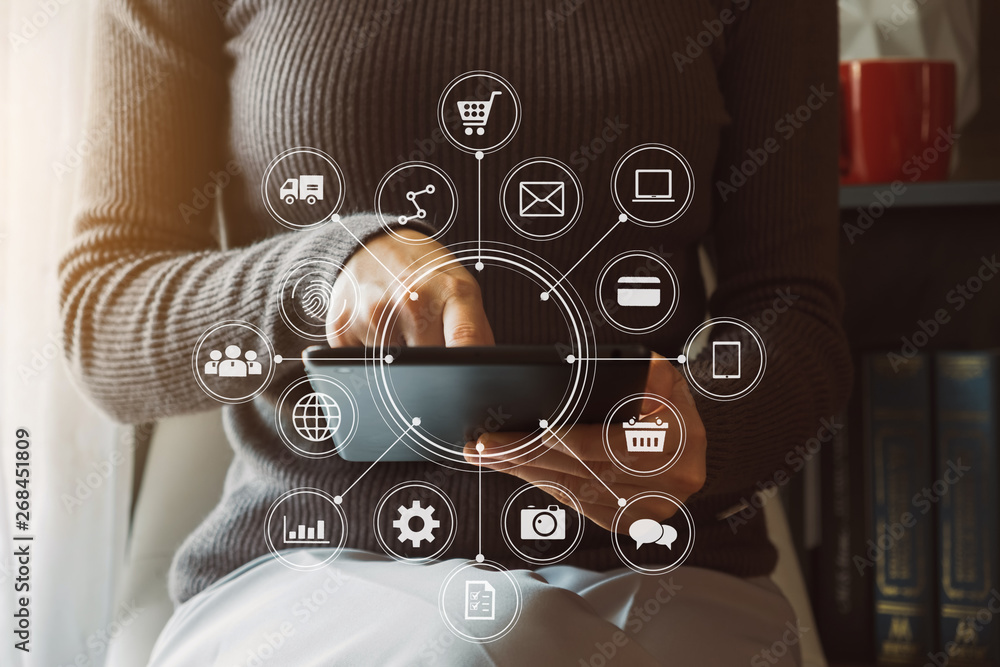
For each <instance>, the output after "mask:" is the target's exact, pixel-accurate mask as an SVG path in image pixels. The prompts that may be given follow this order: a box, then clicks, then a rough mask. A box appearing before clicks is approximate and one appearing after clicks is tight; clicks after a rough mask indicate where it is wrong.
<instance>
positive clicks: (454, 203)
mask: <svg viewBox="0 0 1000 667" xmlns="http://www.w3.org/2000/svg"><path fill="white" fill-rule="evenodd" d="M404 169H426V170H428V171H431V172H433V173H435V174H437V175H438V176H440V177H441V179H442V180H444V182H445V183H446V184H447V186H448V191H449V192H450V193H451V213H450V214H449V215H448V221H447V222H446V223H445V224H444V225H442V226H441V228H440V229H439V230H437V231H436V232H434V234H432V235H431V236H428V237H427V238H424V239H420V240H414V239H411V238H408V237H406V236H403V235H402V234H399V233H398V230H397V229H396V227H395V224H394V223H395V221H388V220H386V219H385V214H384V213H383V212H382V204H381V202H380V201H379V200H380V199H381V198H382V191H383V190H385V186H386V185H388V184H389V180H390V179H391V178H392V177H393V176H395V175H396V174H398V173H399V172H400V171H403V170H404ZM375 217H377V218H378V221H379V224H380V225H382V229H383V230H384V231H385V232H387V233H388V234H390V235H392V237H393V238H395V239H397V240H399V241H402V242H403V243H409V244H411V245H420V244H422V243H429V242H431V241H434V240H436V239H437V238H438V237H440V236H442V235H444V234H445V233H446V232H447V231H448V230H449V229H451V226H452V225H453V224H454V222H455V220H456V219H457V218H458V190H457V189H456V188H455V183H454V182H453V181H452V180H451V177H450V176H449V175H448V174H446V173H445V172H444V170H443V169H441V168H440V167H438V166H437V165H434V164H431V163H430V162H423V161H421V160H413V161H410V162H403V163H400V164H398V165H396V166H395V167H393V168H392V169H390V170H389V171H387V172H386V173H385V176H383V177H382V180H381V181H379V184H378V187H376V188H375ZM402 228H403V229H405V228H406V225H402Z"/></svg>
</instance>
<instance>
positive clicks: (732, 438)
mask: <svg viewBox="0 0 1000 667" xmlns="http://www.w3.org/2000/svg"><path fill="white" fill-rule="evenodd" d="M731 4H732V5H733V7H732V10H733V11H734V13H736V14H737V15H738V19H737V20H736V21H735V22H734V23H733V25H732V26H731V30H730V32H729V33H728V34H727V39H728V41H729V43H728V45H727V49H726V56H725V59H724V61H723V63H722V65H721V68H720V72H719V79H720V85H721V88H722V91H723V94H724V96H725V100H726V105H727V111H728V113H729V115H730V117H731V119H732V124H731V125H730V126H729V127H728V128H727V130H726V132H725V134H724V136H723V139H722V143H721V147H720V152H719V156H718V160H717V163H716V173H715V176H714V182H713V183H712V184H711V187H712V190H713V198H714V202H713V203H714V208H715V228H714V241H715V260H716V266H717V270H718V272H717V275H718V288H717V290H716V291H715V293H714V294H713V296H712V298H711V300H710V303H709V310H710V312H711V314H712V316H713V317H723V316H728V317H732V318H738V319H740V320H742V321H744V322H746V323H750V324H751V325H752V326H753V327H754V328H755V329H756V330H757V331H758V332H759V333H760V335H761V337H762V338H763V341H764V347H765V350H766V355H767V357H766V370H765V373H764V376H763V379H762V380H761V383H760V384H759V385H758V386H757V387H756V388H755V389H754V390H753V391H751V392H750V393H749V394H747V395H746V396H744V397H743V398H740V399H737V400H734V401H729V402H719V401H714V400H709V399H706V398H703V397H698V398H697V401H698V408H699V411H700V413H701V415H702V418H703V421H704V423H705V428H706V431H707V437H708V451H707V474H706V484H705V487H704V488H703V490H702V492H701V493H702V494H718V493H726V492H732V491H736V490H739V489H741V488H746V487H748V486H752V485H754V484H756V483H757V482H762V481H765V480H773V479H774V478H775V477H774V476H775V474H776V473H777V472H778V471H779V470H784V471H785V472H786V473H791V472H797V470H796V469H795V468H796V467H801V465H798V464H797V463H796V457H795V456H794V451H795V448H796V446H800V447H801V446H803V445H805V443H806V442H807V440H809V438H812V437H815V436H816V435H817V433H818V432H820V429H821V426H822V425H823V423H824V422H823V421H822V420H824V419H826V420H829V419H830V418H831V417H835V416H836V415H837V414H838V412H839V411H840V409H841V408H842V407H843V405H844V403H845V402H846V399H847V395H848V393H849V391H850V386H851V377H852V366H851V361H850V353H849V350H848V345H847V340H846V336H845V334H844V332H843V329H842V326H841V322H840V319H841V313H842V296H841V293H840V288H839V284H838V265H837V241H838V238H837V210H838V208H837V206H838V205H837V193H838V167H837V150H838V147H837V136H838V135H837V122H838V121H837V118H838V106H837V100H838V97H837V95H836V93H837V69H836V68H837V14H836V3H835V2H834V0H821V1H820V2H808V3H804V2H797V1H796V0H776V1H769V2H753V3H750V2H746V3H743V2H735V1H734V2H732V3H731ZM744 5H745V7H744V8H743V9H742V10H741V9H739V8H740V7H743V6H744ZM761 163H762V164H761ZM737 174H738V175H737ZM714 329H719V328H718V327H716V328H714ZM723 333H724V332H723V331H722V330H718V331H713V337H718V336H720V335H722V334H723ZM724 338H725V339H727V340H733V339H734V338H736V339H739V340H741V341H742V343H743V345H744V348H743V349H749V348H750V347H752V346H755V343H754V342H753V341H752V339H750V338H749V336H747V335H745V334H744V332H742V331H741V330H739V329H738V328H735V327H733V328H728V331H725V336H724ZM706 350H707V354H701V355H700V356H699V357H698V358H697V359H695V360H694V361H693V362H692V363H693V364H694V366H693V367H692V372H694V373H696V374H697V377H699V378H706V377H707V378H711V377H712V373H711V371H710V370H709V369H708V364H709V363H710V362H711V356H712V353H711V345H709V346H706Z"/></svg>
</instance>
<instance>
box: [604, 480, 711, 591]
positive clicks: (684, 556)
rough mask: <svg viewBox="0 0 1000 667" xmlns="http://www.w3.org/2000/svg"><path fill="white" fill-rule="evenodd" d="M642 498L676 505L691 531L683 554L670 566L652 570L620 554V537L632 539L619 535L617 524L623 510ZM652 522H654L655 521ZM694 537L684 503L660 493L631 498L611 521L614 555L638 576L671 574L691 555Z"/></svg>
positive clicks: (691, 523)
mask: <svg viewBox="0 0 1000 667" xmlns="http://www.w3.org/2000/svg"><path fill="white" fill-rule="evenodd" d="M644 498H660V499H663V500H667V501H669V502H671V503H673V504H674V505H676V506H677V508H678V509H680V511H681V514H683V515H684V520H685V521H686V522H687V525H688V529H689V530H690V531H691V536H690V537H689V538H688V541H687V546H686V547H685V549H684V553H682V554H681V555H680V557H679V558H677V559H676V560H675V561H674V562H673V563H671V564H670V565H664V566H663V567H658V568H652V567H645V566H643V565H638V564H636V563H633V562H632V561H631V560H629V558H627V557H626V556H625V554H624V553H623V552H622V549H621V545H620V544H619V543H618V540H619V539H620V538H621V537H627V538H628V539H632V538H631V537H630V536H629V535H624V536H623V535H622V534H621V533H619V532H618V523H619V522H620V521H621V518H622V517H623V516H624V515H625V510H627V509H628V507H629V505H631V504H632V503H634V502H636V501H639V500H643V499H644ZM653 520H654V521H656V519H653ZM659 523H661V524H662V523H663V522H662V521H660V522H659ZM694 537H695V528H694V517H693V516H691V512H690V511H689V510H688V508H687V507H685V506H684V503H682V502H681V501H680V500H678V499H677V498H675V497H674V496H672V495H670V494H669V493H664V492H662V491H645V492H643V493H640V494H637V495H634V496H632V497H631V498H629V499H628V501H626V503H625V504H624V505H622V506H621V507H619V508H618V511H617V512H615V518H614V519H613V520H612V521H611V546H612V547H614V550H615V553H616V554H618V558H619V559H621V561H622V563H624V564H625V566H626V567H628V568H629V569H630V570H632V571H633V572H638V573H639V574H649V575H661V574H667V573H668V572H673V571H674V570H676V569H677V568H679V567H680V566H681V565H683V564H684V561H686V560H687V559H688V557H689V556H690V555H691V552H692V551H693V550H694Z"/></svg>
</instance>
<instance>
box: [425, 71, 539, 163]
mask: <svg viewBox="0 0 1000 667" xmlns="http://www.w3.org/2000/svg"><path fill="white" fill-rule="evenodd" d="M473 77H485V78H487V79H492V80H493V81H496V82H497V83H499V84H500V85H501V86H502V87H503V88H505V89H506V90H507V92H509V93H510V96H511V99H513V100H514V124H513V126H512V127H511V129H510V132H508V133H507V136H505V137H504V138H503V139H501V140H500V141H499V142H498V143H496V144H494V145H493V146H490V147H488V148H472V147H470V146H466V145H465V144H463V143H462V142H461V141H459V140H458V139H456V138H455V137H454V136H452V134H451V130H450V129H449V128H448V123H447V122H446V121H445V117H444V112H445V102H446V101H447V99H446V98H447V97H448V94H449V93H451V91H452V90H453V89H454V88H455V86H457V85H458V84H460V83H462V82H463V81H465V80H466V79H471V78H473ZM437 111H438V114H437V115H438V125H439V126H440V127H441V132H442V133H443V134H444V136H445V138H446V139H447V140H448V142H449V143H451V145H452V146H454V147H455V148H457V149H458V150H460V151H462V152H463V153H471V154H476V153H483V154H484V155H486V154H489V153H495V152H496V151H498V150H500V149H501V148H503V147H504V146H506V145H507V144H509V143H510V141H511V139H513V138H514V135H515V134H517V130H518V128H520V127H521V98H519V97H518V96H517V91H516V90H514V86H512V85H510V83H509V82H508V81H507V79H505V78H503V77H502V76H500V75H499V74H494V73H493V72H488V71H486V70H473V71H471V72H466V73H465V74H460V75H459V76H457V77H455V78H454V79H452V82H451V83H449V84H448V86H447V87H446V88H445V89H444V92H442V93H441V97H439V98H438V109H437Z"/></svg>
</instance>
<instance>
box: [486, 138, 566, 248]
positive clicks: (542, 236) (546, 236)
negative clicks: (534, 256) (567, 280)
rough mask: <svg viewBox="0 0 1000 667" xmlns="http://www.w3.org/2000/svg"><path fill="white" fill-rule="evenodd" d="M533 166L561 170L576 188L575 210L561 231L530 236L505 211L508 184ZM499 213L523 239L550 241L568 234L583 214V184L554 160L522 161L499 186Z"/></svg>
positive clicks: (547, 158) (508, 212) (529, 233)
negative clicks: (538, 165) (537, 165)
mask: <svg viewBox="0 0 1000 667" xmlns="http://www.w3.org/2000/svg"><path fill="white" fill-rule="evenodd" d="M533 164H547V165H549V166H552V167H556V168H557V169H560V170H562V172H563V173H565V174H566V175H567V176H569V178H570V180H571V181H572V182H573V187H574V188H576V209H575V210H574V211H573V215H572V216H571V217H570V220H569V222H567V223H566V224H565V225H563V226H562V228H561V229H557V230H556V231H554V232H552V233H550V234H532V233H531V232H527V231H525V230H523V229H521V228H520V227H519V226H518V225H516V224H514V219H513V216H511V214H510V211H509V210H507V189H508V188H509V187H510V183H511V181H512V180H513V178H514V175H515V174H516V173H517V172H518V171H520V170H521V169H523V168H525V167H529V166H531V165H533ZM500 213H501V215H503V218H504V220H506V221H507V224H508V225H510V228H511V229H513V230H514V231H515V232H516V233H517V234H520V235H521V236H523V237H524V238H526V239H530V240H533V241H552V240H554V239H557V238H559V237H560V236H564V235H565V234H567V233H569V231H570V229H572V228H573V226H574V225H575V224H576V223H577V222H579V220H580V216H581V215H582V214H583V184H582V183H581V182H580V179H579V178H578V177H577V175H576V173H574V172H573V171H571V170H570V168H569V167H567V166H566V165H565V164H563V163H562V162H560V161H559V160H557V159H555V158H550V157H536V158H528V159H527V160H522V161H521V162H520V163H518V164H517V165H515V166H514V168H513V169H511V170H510V171H509V172H507V176H506V177H504V179H503V183H502V184H501V185H500Z"/></svg>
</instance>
